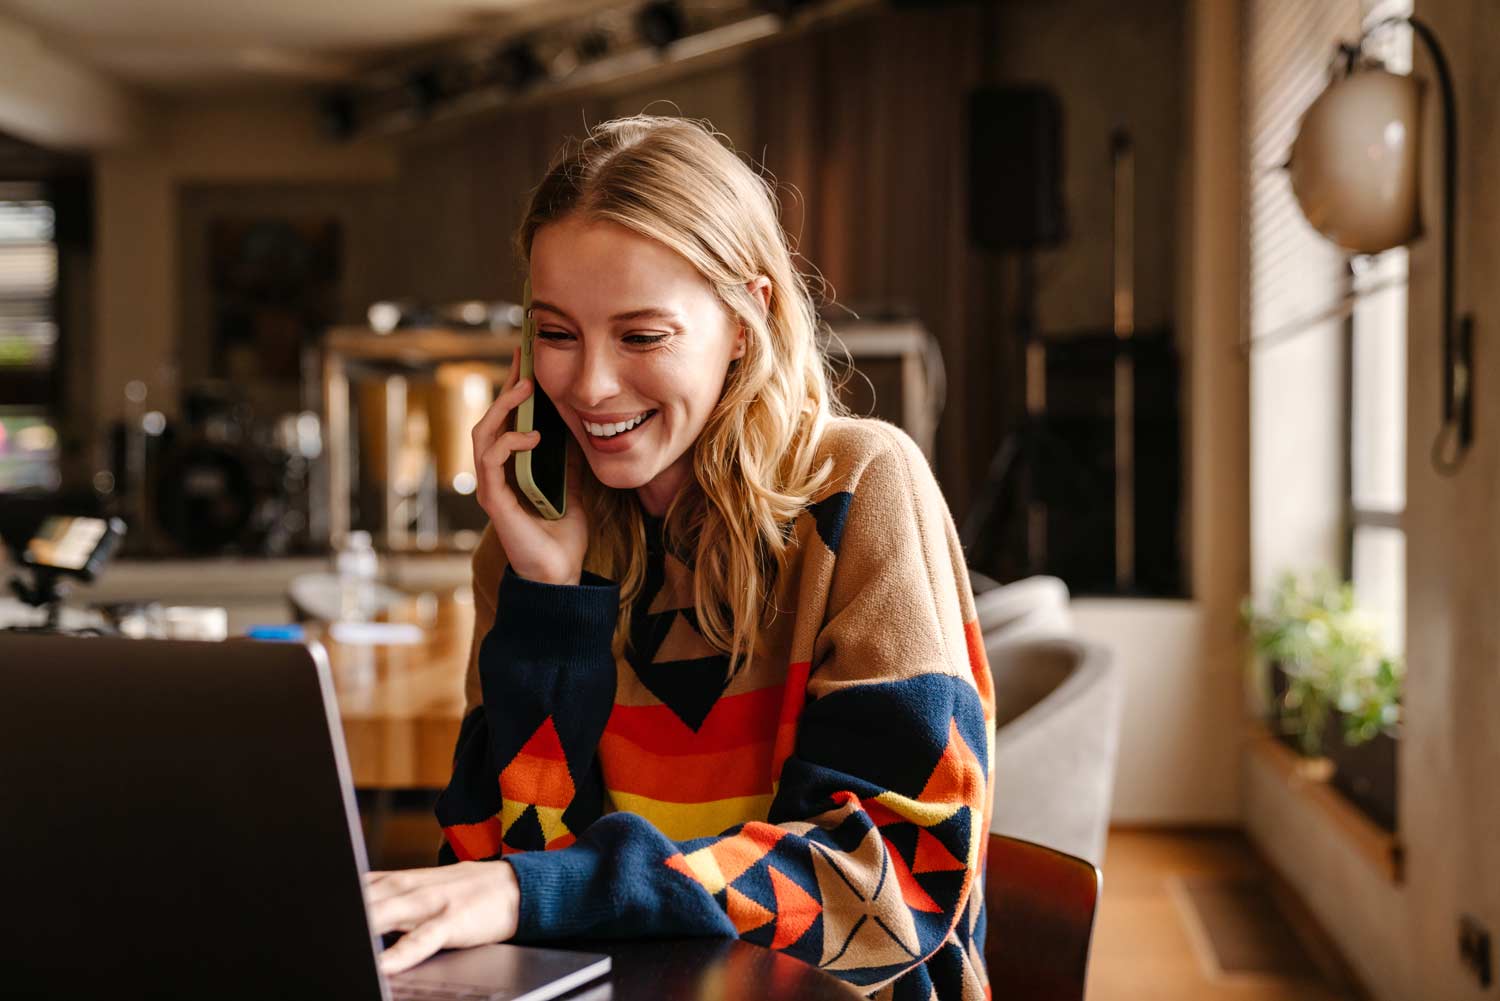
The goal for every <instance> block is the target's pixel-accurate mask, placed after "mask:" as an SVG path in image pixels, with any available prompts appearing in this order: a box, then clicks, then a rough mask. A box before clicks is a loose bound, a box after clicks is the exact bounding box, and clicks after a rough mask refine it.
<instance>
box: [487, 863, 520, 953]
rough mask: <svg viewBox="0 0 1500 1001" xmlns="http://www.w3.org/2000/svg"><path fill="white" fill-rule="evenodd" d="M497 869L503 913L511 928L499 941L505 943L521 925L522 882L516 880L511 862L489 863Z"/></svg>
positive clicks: (496, 877) (497, 883) (506, 930)
mask: <svg viewBox="0 0 1500 1001" xmlns="http://www.w3.org/2000/svg"><path fill="white" fill-rule="evenodd" d="M488 864H490V865H493V866H494V867H495V873H494V876H495V880H496V886H497V889H498V891H499V893H500V898H501V913H502V914H505V915H507V918H508V924H509V927H508V928H506V929H504V930H503V931H504V934H503V935H502V937H501V938H500V939H499V941H501V942H504V941H508V940H509V939H511V938H513V937H514V936H515V934H516V928H517V927H518V926H519V925H520V918H521V882H520V880H518V879H517V878H516V870H515V869H514V868H513V867H512V866H511V864H510V863H509V862H506V861H504V860H496V861H494V862H491V863H488Z"/></svg>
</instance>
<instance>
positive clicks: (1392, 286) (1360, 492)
mask: <svg viewBox="0 0 1500 1001" xmlns="http://www.w3.org/2000/svg"><path fill="white" fill-rule="evenodd" d="M1352 263H1353V272H1354V289H1355V292H1356V293H1357V294H1360V293H1363V294H1360V297H1359V298H1358V299H1357V300H1356V301H1355V306H1354V313H1353V316H1352V322H1351V325H1350V327H1351V340H1350V359H1349V383H1350V384H1349V515H1348V518H1349V539H1348V549H1347V556H1346V565H1345V568H1344V569H1345V572H1346V573H1347V575H1348V576H1349V578H1350V579H1351V580H1352V581H1353V582H1354V589H1355V592H1356V593H1357V594H1358V596H1359V601H1360V604H1361V605H1363V606H1364V607H1365V609H1366V610H1368V611H1369V612H1370V613H1371V614H1373V615H1374V616H1375V617H1376V619H1377V620H1378V621H1379V624H1380V628H1381V630H1382V637H1383V639H1384V640H1385V642H1386V647H1387V649H1389V650H1390V651H1391V652H1392V653H1397V654H1399V653H1401V652H1402V650H1403V649H1404V638H1405V628H1404V627H1405V619H1406V609H1405V606H1406V535H1405V533H1404V532H1403V531H1402V527H1401V516H1402V512H1403V511H1404V510H1405V508H1406V283H1405V279H1406V268H1407V254H1406V251H1405V250H1404V249H1397V250H1390V251H1387V252H1385V253H1384V254H1381V255H1380V256H1379V257H1377V258H1365V259H1361V258H1356V259H1355V260H1354V261H1353V262H1352Z"/></svg>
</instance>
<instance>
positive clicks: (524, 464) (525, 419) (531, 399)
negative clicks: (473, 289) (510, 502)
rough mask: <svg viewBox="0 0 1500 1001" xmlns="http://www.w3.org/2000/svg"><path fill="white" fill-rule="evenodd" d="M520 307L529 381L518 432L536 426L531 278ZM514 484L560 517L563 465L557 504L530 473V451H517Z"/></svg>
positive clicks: (547, 513)
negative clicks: (530, 381)
mask: <svg viewBox="0 0 1500 1001" xmlns="http://www.w3.org/2000/svg"><path fill="white" fill-rule="evenodd" d="M522 310H523V316H524V319H523V320H522V321H521V378H522V379H531V380H532V386H533V389H532V392H531V395H530V396H528V397H526V399H524V400H522V401H521V405H520V406H518V407H516V430H517V431H521V432H523V433H524V432H527V431H530V430H531V429H532V428H533V427H534V426H535V421H536V408H535V406H534V404H535V401H536V394H537V392H538V391H537V389H536V388H535V386H536V380H535V379H534V378H533V376H532V348H533V345H534V344H535V342H536V321H535V320H533V319H532V318H531V279H529V278H528V279H527V280H526V286H525V289H524V290H523V292H522ZM516 483H517V484H518V485H519V486H520V487H521V492H522V493H524V494H525V495H526V496H527V498H528V499H530V501H531V504H532V506H533V507H535V508H536V510H537V513H538V514H540V515H541V516H542V517H543V518H546V519H548V520H549V521H556V520H557V519H559V518H561V517H562V516H563V513H564V512H565V511H566V510H567V507H568V472H567V467H566V465H565V466H564V467H563V491H562V496H561V497H560V498H558V504H557V505H556V506H554V505H553V504H552V502H551V501H550V500H548V499H547V495H546V494H545V493H543V492H542V489H541V487H539V486H537V483H536V478H535V477H534V476H533V475H532V472H531V453H530V452H529V451H528V452H517V453H516Z"/></svg>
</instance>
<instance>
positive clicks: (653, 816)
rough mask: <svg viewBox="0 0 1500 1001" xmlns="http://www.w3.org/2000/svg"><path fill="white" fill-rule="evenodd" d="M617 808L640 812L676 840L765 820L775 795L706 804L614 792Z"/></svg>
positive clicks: (738, 797)
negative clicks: (668, 801) (668, 800)
mask: <svg viewBox="0 0 1500 1001" xmlns="http://www.w3.org/2000/svg"><path fill="white" fill-rule="evenodd" d="M610 798H611V799H612V800H614V804H615V807H616V809H619V810H624V811H626V812H629V813H634V814H639V815H640V816H642V817H644V818H646V819H647V820H649V821H651V823H652V824H654V825H655V826H656V829H657V830H659V831H661V832H662V833H663V834H665V835H666V836H667V837H669V838H671V839H672V840H673V841H687V840H689V839H691V838H707V837H712V836H714V835H717V834H722V833H724V832H725V831H727V830H728V829H729V828H731V827H733V826H735V825H736V824H743V823H746V822H748V821H751V820H765V819H766V815H767V814H768V813H769V812H770V810H771V800H772V799H773V798H774V796H772V795H770V794H767V795H764V796H735V797H732V798H730V799H715V800H708V801H706V802H703V803H667V802H664V801H662V800H659V799H651V798H650V797H647V796H634V795H631V794H630V793H626V792H620V791H619V790H618V789H616V790H613V791H612V792H610Z"/></svg>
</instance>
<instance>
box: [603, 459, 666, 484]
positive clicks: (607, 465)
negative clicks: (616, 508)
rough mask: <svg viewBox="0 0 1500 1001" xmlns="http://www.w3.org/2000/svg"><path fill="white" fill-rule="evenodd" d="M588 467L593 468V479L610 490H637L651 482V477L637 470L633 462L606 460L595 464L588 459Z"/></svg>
mask: <svg viewBox="0 0 1500 1001" xmlns="http://www.w3.org/2000/svg"><path fill="white" fill-rule="evenodd" d="M601 467H603V468H601ZM589 469H591V470H593V473H594V479H596V480H598V481H599V482H600V483H602V484H603V485H604V486H606V487H609V488H610V489H611V490H639V489H640V488H641V487H643V486H645V485H646V484H647V483H650V482H651V477H650V476H646V475H644V474H642V473H640V472H637V471H636V469H635V466H634V464H630V465H626V464H625V463H615V462H608V461H605V462H601V463H597V464H596V463H595V461H594V460H593V459H590V460H589Z"/></svg>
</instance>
